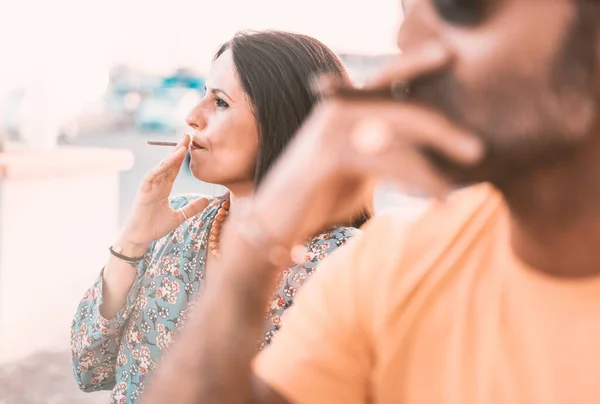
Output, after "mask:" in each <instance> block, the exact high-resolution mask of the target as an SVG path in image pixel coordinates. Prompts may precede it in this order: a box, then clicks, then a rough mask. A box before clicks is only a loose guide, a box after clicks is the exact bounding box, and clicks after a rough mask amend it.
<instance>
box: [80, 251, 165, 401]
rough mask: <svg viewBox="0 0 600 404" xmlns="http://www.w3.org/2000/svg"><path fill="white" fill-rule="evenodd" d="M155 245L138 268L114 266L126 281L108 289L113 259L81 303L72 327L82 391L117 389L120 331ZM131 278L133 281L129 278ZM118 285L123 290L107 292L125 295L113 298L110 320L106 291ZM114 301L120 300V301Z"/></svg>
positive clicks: (117, 280)
mask: <svg viewBox="0 0 600 404" xmlns="http://www.w3.org/2000/svg"><path fill="white" fill-rule="evenodd" d="M153 246H154V244H152V245H151V246H150V247H149V248H148V250H147V253H146V255H145V257H144V259H143V260H142V262H141V263H140V264H139V267H138V268H137V269H136V268H135V267H132V266H131V265H130V264H127V263H125V265H126V267H122V268H121V266H123V265H122V264H121V263H117V264H119V265H114V266H112V269H113V270H114V271H117V270H122V271H123V272H124V273H125V274H126V275H124V276H123V278H125V279H123V280H121V279H118V278H116V279H115V282H112V284H111V285H112V286H108V282H107V280H106V279H107V277H106V271H107V269H108V268H109V267H110V265H111V264H112V262H111V261H114V260H112V259H111V260H110V261H109V264H108V265H107V267H105V268H104V270H103V271H102V273H101V274H100V275H99V276H98V279H97V280H96V282H95V283H94V285H93V286H92V287H91V288H89V289H88V290H87V291H86V292H85V295H84V296H83V299H82V300H81V302H80V303H79V307H78V308H77V313H76V314H75V317H74V318H73V322H72V324H71V353H72V362H73V374H74V375H75V379H76V381H77V384H78V385H79V387H80V388H81V390H83V391H96V390H110V389H112V388H113V386H114V383H115V367H116V361H117V354H118V351H119V341H120V339H121V329H122V328H123V326H124V325H125V322H126V321H127V318H128V317H129V314H130V313H131V310H132V308H133V305H134V302H135V299H136V298H137V295H138V292H139V289H138V287H137V284H135V279H136V278H137V275H136V274H143V273H145V271H146V268H147V267H148V265H149V264H150V260H151V257H150V253H151V251H152V248H153ZM115 259H117V258H116V257H115ZM113 273H116V272H113ZM131 274H133V275H131ZM129 276H131V278H132V279H131V280H128V279H127V278H126V277H129ZM118 282H121V284H118ZM115 285H116V287H120V288H121V289H122V290H121V291H118V292H117V291H115V290H114V289H112V290H111V291H110V292H108V293H109V294H110V293H113V294H118V293H121V294H122V296H113V301H112V306H111V307H110V309H109V312H110V317H108V318H107V317H106V314H105V313H106V311H105V310H104V307H105V305H106V303H105V296H106V295H107V293H106V290H107V289H108V288H111V287H112V288H114V287H115ZM132 285H133V287H132ZM115 298H117V299H120V301H118V302H117V301H116V299H115ZM121 301H122V303H121Z"/></svg>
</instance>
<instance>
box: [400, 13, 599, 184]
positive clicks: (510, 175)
mask: <svg viewBox="0 0 600 404" xmlns="http://www.w3.org/2000/svg"><path fill="white" fill-rule="evenodd" d="M591 7H596V9H597V8H598V5H594V6H591ZM582 8H584V7H583V6H582ZM596 15H598V14H596ZM594 17H595V16H594ZM595 22H596V21H595V20H594V21H590V10H579V13H578V15H577V18H576V19H575V21H574V22H573V24H572V25H571V27H570V28H569V30H568V32H567V34H566V35H565V37H564V41H563V44H562V46H561V47H560V49H559V51H558V52H557V55H556V57H555V58H554V62H553V63H552V66H551V67H552V68H551V70H550V71H551V74H550V80H549V83H550V85H547V84H546V85H544V84H542V83H543V82H542V81H541V80H539V78H536V77H531V76H530V77H527V76H518V75H516V74H515V73H514V72H512V71H502V70H499V71H498V72H494V75H493V76H491V75H490V77H489V78H488V80H487V81H486V85H485V88H479V89H476V90H475V92H473V93H469V91H468V90H467V89H466V88H465V87H464V86H462V85H461V83H460V82H459V81H458V80H457V79H456V77H455V76H454V75H453V74H452V72H451V71H446V72H442V73H437V74H434V75H430V76H427V77H423V78H420V79H418V80H416V81H414V82H413V83H411V90H410V92H411V96H410V97H411V101H413V102H416V103H419V104H423V105H424V106H427V107H431V108H433V109H434V110H438V111H440V112H442V113H444V114H445V115H446V116H447V117H448V118H449V119H450V120H451V121H453V122H454V123H456V124H458V125H459V126H462V127H464V128H465V129H466V130H468V131H471V132H472V133H473V134H474V135H476V136H478V137H479V138H480V139H481V140H482V142H483V144H484V147H485V151H486V153H485V157H484V159H483V160H482V161H481V162H480V163H479V164H477V165H475V166H472V167H464V166H461V165H458V164H456V163H453V162H451V161H450V160H448V159H447V158H445V157H444V156H442V155H440V154H439V153H437V152H436V151H433V150H431V149H424V150H423V152H424V153H425V154H426V155H427V156H428V157H429V158H430V160H431V162H432V164H433V165H434V166H436V167H437V168H438V169H439V170H440V171H441V172H442V173H443V174H445V175H446V176H447V177H448V178H449V179H451V180H452V181H453V182H455V183H456V184H457V185H458V186H461V185H468V184H470V183H476V182H482V181H489V182H492V183H495V184H497V185H498V184H502V183H506V182H510V181H511V180H512V179H514V178H517V177H522V176H523V175H527V174H529V173H531V172H533V171H535V170H538V169H540V168H543V167H547V166H550V165H553V164H556V163H557V162H559V161H564V160H565V159H572V158H576V156H577V152H578V151H579V150H581V149H582V147H585V146H586V143H587V141H588V140H589V139H588V137H589V136H588V133H589V131H590V127H591V125H592V123H593V122H594V120H595V118H596V114H597V107H598V96H597V89H596V83H595V77H596V76H595V75H596V52H597V50H596V45H597V33H596V28H595ZM475 110H476V111H477V112H478V115H479V116H478V118H480V119H472V117H469V114H470V113H472V112H473V111H475ZM482 117H483V118H482ZM442 135H443V134H442Z"/></svg>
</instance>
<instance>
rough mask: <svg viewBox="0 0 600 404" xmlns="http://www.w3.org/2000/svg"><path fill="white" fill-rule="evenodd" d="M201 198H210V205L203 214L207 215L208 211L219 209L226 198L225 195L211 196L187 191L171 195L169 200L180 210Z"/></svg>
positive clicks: (173, 206)
mask: <svg viewBox="0 0 600 404" xmlns="http://www.w3.org/2000/svg"><path fill="white" fill-rule="evenodd" d="M200 198H206V199H208V206H207V207H206V208H205V209H204V211H203V212H202V215H206V214H207V213H209V212H211V211H213V210H215V209H217V208H218V207H219V206H220V204H221V203H222V202H223V200H224V199H223V198H225V196H224V195H221V196H209V195H202V194H195V193H185V194H179V195H175V196H172V197H170V198H169V202H170V203H171V207H172V208H173V209H175V210H178V209H181V208H183V207H184V206H185V205H187V204H189V203H191V202H193V201H195V200H197V199H200Z"/></svg>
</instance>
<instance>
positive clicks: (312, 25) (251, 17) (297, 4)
mask: <svg viewBox="0 0 600 404" xmlns="http://www.w3.org/2000/svg"><path fill="white" fill-rule="evenodd" d="M397 2H398V0H354V1H349V0H296V1H293V2H292V1H289V0H221V1H217V0H212V1H202V0H200V1H199V0H168V1H156V0H96V1H90V0H52V1H48V0H3V1H0V52H2V56H1V60H2V63H0V90H1V89H2V87H3V86H4V87H6V86H7V85H14V84H15V83H17V82H21V81H23V80H29V79H30V77H31V76H32V75H33V76H44V75H50V76H55V72H56V71H58V70H60V71H63V74H68V75H70V76H72V77H73V78H75V77H76V76H78V75H80V74H79V73H84V72H86V71H89V70H90V69H91V70H93V69H98V68H106V67H108V66H110V65H113V64H114V63H116V62H125V63H129V64H132V65H134V66H136V67H140V68H143V69H146V70H153V71H156V70H161V71H164V70H170V69H172V68H174V67H177V66H180V65H185V66H190V67H194V68H198V69H201V70H205V69H206V68H207V67H208V65H209V64H210V59H211V57H212V54H213V53H214V51H215V50H216V48H217V47H218V45H219V44H220V43H222V42H224V41H226V40H227V39H229V38H230V37H231V36H232V35H233V33H234V32H235V31H237V30H240V29H267V28H275V29H285V30H289V31H297V32H302V33H306V34H309V35H312V36H315V37H317V38H318V39H320V40H322V41H323V42H325V43H326V44H327V45H329V46H331V47H332V48H333V49H334V50H335V51H338V52H360V53H371V54H377V53H387V52H391V51H394V50H395V46H394V32H395V29H396V27H397V24H398V5H397V4H398V3H397ZM48 72H50V73H48Z"/></svg>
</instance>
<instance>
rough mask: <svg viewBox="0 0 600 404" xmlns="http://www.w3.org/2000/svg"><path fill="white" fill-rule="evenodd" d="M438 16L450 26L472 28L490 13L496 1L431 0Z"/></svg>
mask: <svg viewBox="0 0 600 404" xmlns="http://www.w3.org/2000/svg"><path fill="white" fill-rule="evenodd" d="M432 1H433V5H434V7H435V8H436V10H437V12H438V14H439V15H440V17H441V18H442V19H444V20H445V21H447V22H448V23H450V24H454V25H465V26H474V25H477V24H480V23H482V22H483V20H484V19H485V18H486V17H487V16H488V15H489V14H490V13H491V11H492V8H493V6H494V5H495V4H496V3H498V1H497V0H432Z"/></svg>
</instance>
